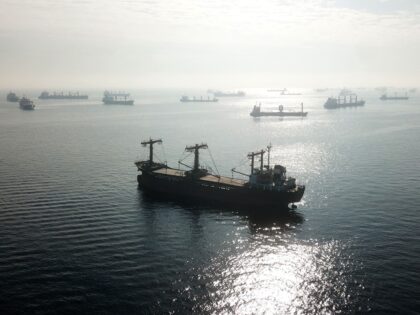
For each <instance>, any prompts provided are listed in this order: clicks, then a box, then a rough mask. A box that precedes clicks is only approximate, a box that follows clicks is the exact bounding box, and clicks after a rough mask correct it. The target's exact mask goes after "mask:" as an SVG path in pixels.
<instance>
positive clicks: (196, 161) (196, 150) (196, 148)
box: [185, 143, 208, 171]
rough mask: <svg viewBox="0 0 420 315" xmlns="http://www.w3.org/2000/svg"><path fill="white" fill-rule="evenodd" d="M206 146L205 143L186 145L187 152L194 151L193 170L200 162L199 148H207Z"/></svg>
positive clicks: (196, 169) (197, 167)
mask: <svg viewBox="0 0 420 315" xmlns="http://www.w3.org/2000/svg"><path fill="white" fill-rule="evenodd" d="M207 148H208V146H207V144H205V143H202V144H196V145H193V146H187V147H185V151H187V152H194V167H193V171H198V169H199V167H200V164H199V150H200V149H207Z"/></svg>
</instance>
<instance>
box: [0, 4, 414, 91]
mask: <svg viewBox="0 0 420 315" xmlns="http://www.w3.org/2000/svg"><path fill="white" fill-rule="evenodd" d="M419 59H420V1H419V0H277V1H275V0H260V1H255V0H253V1H251V0H207V1H203V0H162V1H154V0H146V1H135V0H112V1H111V0H73V1H69V0H61V1H60V0H0V69H1V70H0V71H1V76H0V88H5V89H13V88H63V89H65V88H86V87H89V88H90V87H97V88H105V87H107V88H120V87H121V88H142V87H144V88H149V87H190V86H191V87H203V88H207V87H219V88H236V87H278V86H280V87H282V86H287V87H323V86H336V87H340V86H349V87H351V86H381V85H391V86H419V85H420V84H419V81H420V80H419V79H420V62H419Z"/></svg>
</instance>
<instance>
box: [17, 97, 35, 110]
mask: <svg viewBox="0 0 420 315" xmlns="http://www.w3.org/2000/svg"><path fill="white" fill-rule="evenodd" d="M19 106H20V108H21V109H24V110H34V109H35V104H34V102H33V101H31V100H30V99H29V98H26V97H22V98H21V99H20V101H19Z"/></svg>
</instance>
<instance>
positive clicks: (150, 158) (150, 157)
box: [141, 138, 162, 164]
mask: <svg viewBox="0 0 420 315" xmlns="http://www.w3.org/2000/svg"><path fill="white" fill-rule="evenodd" d="M155 143H162V139H156V140H153V139H152V138H150V140H149V141H142V142H141V144H142V145H143V146H144V147H145V146H147V145H149V163H150V164H152V163H153V145H154V144H155Z"/></svg>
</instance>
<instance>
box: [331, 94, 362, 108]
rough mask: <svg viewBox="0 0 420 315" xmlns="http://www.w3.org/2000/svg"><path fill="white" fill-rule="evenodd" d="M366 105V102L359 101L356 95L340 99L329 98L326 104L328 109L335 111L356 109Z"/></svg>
mask: <svg viewBox="0 0 420 315" xmlns="http://www.w3.org/2000/svg"><path fill="white" fill-rule="evenodd" d="M363 105H365V101H364V100H358V99H357V95H356V94H349V95H344V96H338V97H329V98H328V99H327V101H326V102H325V104H324V107H325V108H326V109H335V108H342V107H356V106H363Z"/></svg>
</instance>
